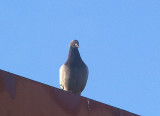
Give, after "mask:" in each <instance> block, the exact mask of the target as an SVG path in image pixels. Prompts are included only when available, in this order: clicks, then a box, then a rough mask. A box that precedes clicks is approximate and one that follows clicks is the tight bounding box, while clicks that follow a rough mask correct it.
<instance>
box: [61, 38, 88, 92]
mask: <svg viewBox="0 0 160 116" xmlns="http://www.w3.org/2000/svg"><path fill="white" fill-rule="evenodd" d="M78 48H79V42H78V41H77V40H72V41H71V42H70V45H69V54H68V59H67V61H66V62H65V64H63V65H62V66H61V68H60V70H59V73H60V87H61V88H62V89H63V90H65V91H69V92H71V93H74V94H77V95H81V92H82V91H83V89H84V88H85V86H86V83H87V80H88V67H87V66H86V64H85V63H84V62H83V61H82V59H81V56H80V53H79V51H78Z"/></svg>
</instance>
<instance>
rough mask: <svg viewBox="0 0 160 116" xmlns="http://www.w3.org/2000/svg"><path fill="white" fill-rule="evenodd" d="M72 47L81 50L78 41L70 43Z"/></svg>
mask: <svg viewBox="0 0 160 116" xmlns="http://www.w3.org/2000/svg"><path fill="white" fill-rule="evenodd" d="M70 47H72V48H79V42H78V40H72V41H71V43H70Z"/></svg>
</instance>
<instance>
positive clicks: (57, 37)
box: [0, 0, 160, 116]
mask: <svg viewBox="0 0 160 116" xmlns="http://www.w3.org/2000/svg"><path fill="white" fill-rule="evenodd" d="M74 39H77V40H79V43H80V48H79V51H80V54H81V56H82V59H83V60H84V62H85V63H86V64H87V65H88V68H89V79H88V83H87V86H86V88H85V90H84V92H83V93H82V96H85V97H88V98H91V99H94V100H97V101H100V102H103V103H106V104H109V105H112V106H115V107H118V108H121V109H125V110H128V111H130V112H133V113H137V114H140V115H142V116H160V110H159V107H160V106H159V104H160V92H159V90H160V52H159V51H160V1H159V0H112V1H111V0H110V1H108V0H90V1H85V0H79V1H77V0H69V1H66V0H45V1H42V0H23V1H22V0H12V1H10V0H1V1H0V51H1V55H0V69H3V70H6V71H9V72H12V73H15V74H18V75H21V76H24V77H27V78H30V79H33V80H36V81H39V82H42V83H45V84H48V85H51V86H54V87H57V88H59V68H60V66H61V65H62V64H63V63H64V62H65V61H66V59H67V56H68V47H69V43H70V41H71V40H74Z"/></svg>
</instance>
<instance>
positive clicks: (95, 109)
mask: <svg viewBox="0 0 160 116" xmlns="http://www.w3.org/2000/svg"><path fill="white" fill-rule="evenodd" d="M0 116H138V115H136V114H133V113H130V112H127V111H124V110H121V109H118V108H115V107H112V106H109V105H106V104H103V103H100V102H97V101H94V100H91V99H88V98H84V97H81V96H77V95H73V94H71V93H68V92H64V91H62V90H59V89H57V88H54V87H51V86H48V85H45V84H42V83H39V82H36V81H32V80H29V79H27V78H24V77H21V76H18V75H15V74H11V73H8V72H5V71H2V70H0Z"/></svg>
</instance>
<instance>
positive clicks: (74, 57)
mask: <svg viewBox="0 0 160 116" xmlns="http://www.w3.org/2000/svg"><path fill="white" fill-rule="evenodd" d="M81 60H82V59H81V56H80V53H79V51H78V49H77V48H71V47H70V48H69V54H68V59H67V62H70V63H75V62H77V61H81Z"/></svg>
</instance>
